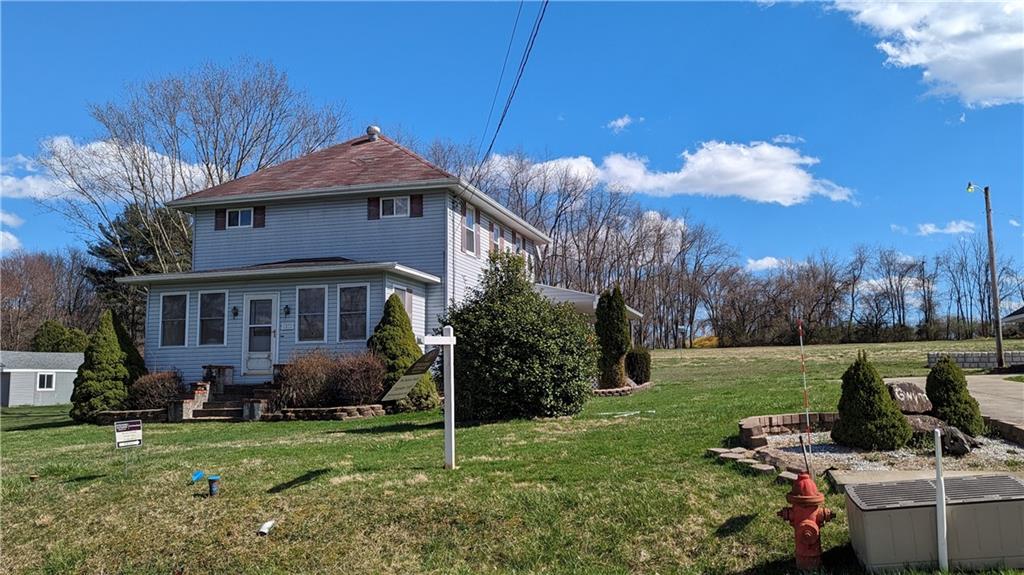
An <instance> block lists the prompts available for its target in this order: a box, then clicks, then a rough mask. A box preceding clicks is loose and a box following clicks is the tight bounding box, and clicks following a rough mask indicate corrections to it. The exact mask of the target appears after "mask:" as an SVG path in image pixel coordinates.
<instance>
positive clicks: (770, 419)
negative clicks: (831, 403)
mask: <svg viewBox="0 0 1024 575" xmlns="http://www.w3.org/2000/svg"><path fill="white" fill-rule="evenodd" d="M809 418H810V422H811V431H831V430H832V427H833V426H834V425H835V424H836V421H838V420H839V414H838V413H835V412H822V413H817V412H811V414H810V416H809ZM807 419H808V415H807V414H804V413H782V414H778V415H754V416H751V417H748V418H746V419H741V420H740V445H742V446H743V447H746V448H747V449H757V448H758V447H764V446H766V445H768V436H769V435H776V434H779V433H795V432H802V431H803V430H804V428H805V427H806V421H807Z"/></svg>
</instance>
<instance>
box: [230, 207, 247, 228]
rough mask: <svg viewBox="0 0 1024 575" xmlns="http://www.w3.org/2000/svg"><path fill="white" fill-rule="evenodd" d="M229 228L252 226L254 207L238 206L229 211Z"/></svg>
mask: <svg viewBox="0 0 1024 575" xmlns="http://www.w3.org/2000/svg"><path fill="white" fill-rule="evenodd" d="M227 217H228V227H229V228H251V227H252V208H237V209H231V210H228V211H227Z"/></svg>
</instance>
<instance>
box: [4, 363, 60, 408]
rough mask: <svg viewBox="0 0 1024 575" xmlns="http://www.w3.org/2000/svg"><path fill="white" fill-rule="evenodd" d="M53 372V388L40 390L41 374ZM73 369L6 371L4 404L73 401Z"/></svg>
mask: <svg viewBox="0 0 1024 575" xmlns="http://www.w3.org/2000/svg"><path fill="white" fill-rule="evenodd" d="M40 373H53V374H54V377H53V390H52V391H40V390H39V389H37V388H38V381H39V374H40ZM75 375H77V374H76V373H75V372H73V371H52V370H39V371H14V372H4V374H3V385H4V387H5V388H6V390H5V391H6V393H5V394H4V397H3V399H4V402H3V405H4V406H5V407H6V406H16V405H62V404H65V403H71V392H72V391H74V389H75Z"/></svg>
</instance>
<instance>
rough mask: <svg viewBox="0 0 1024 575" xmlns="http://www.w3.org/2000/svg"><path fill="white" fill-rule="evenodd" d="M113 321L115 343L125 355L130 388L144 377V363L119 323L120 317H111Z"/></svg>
mask: <svg viewBox="0 0 1024 575" xmlns="http://www.w3.org/2000/svg"><path fill="white" fill-rule="evenodd" d="M113 319H114V333H116V334H117V343H118V345H120V346H121V351H123V352H124V355H125V364H124V365H125V367H126V368H128V379H127V384H128V387H129V388H130V387H131V386H132V384H134V383H135V382H136V381H138V379H139V378H140V377H142V376H143V375H146V373H147V371H146V362H145V360H143V359H142V354H140V353H139V348H137V347H135V341H134V340H132V336H130V335H129V334H128V330H127V329H125V327H124V324H123V323H121V318H120V316H116V315H115V316H113Z"/></svg>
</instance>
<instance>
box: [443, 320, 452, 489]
mask: <svg viewBox="0 0 1024 575" xmlns="http://www.w3.org/2000/svg"><path fill="white" fill-rule="evenodd" d="M442 333H443V334H444V337H446V338H449V337H454V335H455V333H454V330H452V326H450V325H446V326H444V329H443V330H442ZM444 468H445V469H455V346H454V345H453V344H446V345H445V346H444Z"/></svg>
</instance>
